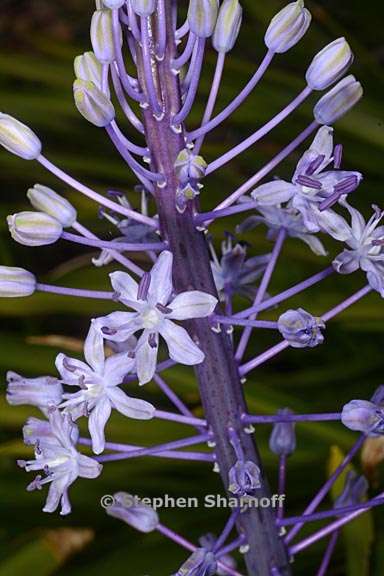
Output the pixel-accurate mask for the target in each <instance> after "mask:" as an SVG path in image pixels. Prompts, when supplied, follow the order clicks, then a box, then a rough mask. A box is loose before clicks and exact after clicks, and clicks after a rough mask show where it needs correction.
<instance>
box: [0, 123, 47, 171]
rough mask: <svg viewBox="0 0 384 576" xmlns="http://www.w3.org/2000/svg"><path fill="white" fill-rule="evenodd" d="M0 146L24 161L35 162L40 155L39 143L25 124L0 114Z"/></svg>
mask: <svg viewBox="0 0 384 576" xmlns="http://www.w3.org/2000/svg"><path fill="white" fill-rule="evenodd" d="M0 145H1V146H3V147H4V148H5V149H6V150H8V151H9V152H12V154H16V156H20V157H21V158H24V160H36V158H38V156H40V154H41V142H40V140H39V138H38V137H37V136H36V134H35V133H34V132H32V130H31V129H30V128H28V126H26V125H25V124H22V123H21V122H19V120H16V118H13V117H12V116H8V114H3V113H1V112H0Z"/></svg>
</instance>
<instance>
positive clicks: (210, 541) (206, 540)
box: [199, 532, 237, 576]
mask: <svg viewBox="0 0 384 576" xmlns="http://www.w3.org/2000/svg"><path fill="white" fill-rule="evenodd" d="M216 541H217V538H216V536H215V535H214V534H212V533H210V532H209V533H208V534H204V535H203V536H201V537H200V538H199V544H200V546H201V547H202V548H205V550H208V552H214V549H215V545H216ZM220 562H221V563H222V564H225V565H226V566H228V568H232V570H235V569H236V566H237V562H236V560H235V559H234V558H233V557H232V556H230V555H229V554H223V555H220ZM216 574H217V576H227V574H228V572H227V570H225V569H224V568H222V567H221V566H218V567H217V572H216Z"/></svg>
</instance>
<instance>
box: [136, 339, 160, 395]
mask: <svg viewBox="0 0 384 576" xmlns="http://www.w3.org/2000/svg"><path fill="white" fill-rule="evenodd" d="M149 334H150V333H149V332H148V331H147V330H145V331H144V333H143V334H142V335H141V336H140V338H139V341H138V343H137V351H136V371H137V377H138V379H139V384H140V385H143V384H146V383H147V382H149V381H150V380H152V378H153V375H154V373H155V371H156V363H157V351H158V344H159V339H158V335H157V334H156V336H155V338H156V346H151V345H150V344H149V342H148V337H149Z"/></svg>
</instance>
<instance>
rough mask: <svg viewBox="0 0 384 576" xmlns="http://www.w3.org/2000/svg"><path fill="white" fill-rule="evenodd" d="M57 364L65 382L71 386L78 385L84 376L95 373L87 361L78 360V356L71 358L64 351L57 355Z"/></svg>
mask: <svg viewBox="0 0 384 576" xmlns="http://www.w3.org/2000/svg"><path fill="white" fill-rule="evenodd" d="M55 365H56V368H57V370H58V372H59V373H60V376H61V379H62V381H63V382H64V384H68V385H70V386H78V385H79V380H80V378H81V377H82V376H91V375H92V374H93V371H92V370H91V368H90V367H89V366H88V365H87V364H85V362H82V361H81V360H77V358H70V357H69V356H66V355H65V354H62V353H61V354H58V355H57V356H56V360H55Z"/></svg>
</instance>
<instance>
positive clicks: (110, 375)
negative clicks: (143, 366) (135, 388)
mask: <svg viewBox="0 0 384 576" xmlns="http://www.w3.org/2000/svg"><path fill="white" fill-rule="evenodd" d="M134 365H135V359H134V358H130V356H128V354H127V353H126V352H120V353H119V354H113V355H112V356H109V358H107V360H106V362H105V368H104V376H105V380H106V383H107V387H108V388H110V387H113V386H117V385H118V384H121V383H122V382H123V380H124V377H125V376H126V375H127V374H129V372H131V371H132V369H133V367H134Z"/></svg>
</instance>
